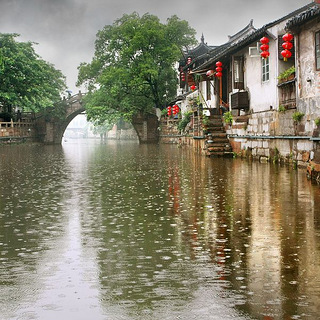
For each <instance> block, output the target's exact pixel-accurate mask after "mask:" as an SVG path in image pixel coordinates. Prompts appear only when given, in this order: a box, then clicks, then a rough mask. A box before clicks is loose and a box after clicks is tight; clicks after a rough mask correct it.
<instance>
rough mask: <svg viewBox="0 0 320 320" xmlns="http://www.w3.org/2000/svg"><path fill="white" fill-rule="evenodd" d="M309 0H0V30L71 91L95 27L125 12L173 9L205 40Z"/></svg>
mask: <svg viewBox="0 0 320 320" xmlns="http://www.w3.org/2000/svg"><path fill="white" fill-rule="evenodd" d="M310 2H311V1H309V0H268V1H264V0H194V1H190V0H131V1H129V0H0V13H1V14H0V33H19V34H20V35H21V37H20V38H19V40H22V41H33V42H37V43H38V45H36V46H35V49H36V51H37V53H38V54H39V55H40V56H41V57H42V58H43V59H44V60H46V61H49V62H51V63H53V64H54V65H55V67H56V68H57V69H60V70H61V71H62V72H63V73H64V74H65V75H66V77H67V84H68V86H69V88H70V89H71V90H72V91H73V92H74V93H76V92H77V91H78V89H77V88H76V87H75V82H76V80H77V74H78V71H77V67H78V66H79V64H80V62H90V61H91V58H92V55H93V52H94V41H95V37H96V33H97V31H98V30H100V29H102V28H103V26H105V25H109V24H112V23H113V22H114V20H115V19H117V18H120V17H121V16H122V15H123V14H124V13H132V12H134V11H136V12H138V13H139V14H140V15H142V14H144V13H146V12H149V13H151V14H154V15H156V16H158V17H159V18H160V19H161V21H163V22H165V20H166V19H167V18H168V17H170V16H172V15H174V14H176V15H177V16H178V17H179V18H180V19H185V20H187V21H188V22H189V24H190V26H191V27H193V28H194V29H195V30H196V31H197V38H198V40H200V37H201V34H202V33H203V34H204V37H205V41H206V42H207V43H208V44H210V45H219V44H222V43H224V42H226V41H227V36H228V35H232V34H234V33H236V32H238V31H239V30H240V29H242V28H243V27H245V26H246V25H247V24H248V23H249V21H250V19H253V20H254V26H255V27H256V28H259V27H261V26H262V25H264V24H266V23H269V22H271V21H274V20H276V19H278V18H281V17H282V16H284V15H286V14H288V13H290V12H292V11H294V10H295V9H298V8H300V7H302V6H304V5H306V4H308V3H310Z"/></svg>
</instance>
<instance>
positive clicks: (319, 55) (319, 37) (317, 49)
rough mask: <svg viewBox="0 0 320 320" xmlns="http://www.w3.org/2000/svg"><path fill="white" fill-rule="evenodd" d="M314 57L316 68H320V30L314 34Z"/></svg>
mask: <svg viewBox="0 0 320 320" xmlns="http://www.w3.org/2000/svg"><path fill="white" fill-rule="evenodd" d="M314 59H315V66H316V70H317V71H318V70H320V30H319V31H317V32H315V34H314Z"/></svg>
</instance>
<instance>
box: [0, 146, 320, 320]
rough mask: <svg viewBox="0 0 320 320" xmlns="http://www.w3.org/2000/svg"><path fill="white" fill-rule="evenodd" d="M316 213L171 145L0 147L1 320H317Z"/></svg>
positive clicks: (292, 183)
mask: <svg viewBox="0 0 320 320" xmlns="http://www.w3.org/2000/svg"><path fill="white" fill-rule="evenodd" d="M319 204H320V188H319V187H318V186H316V185H312V184H311V182H310V181H308V180H307V179H306V175H305V170H292V169H290V168H287V167H279V166H276V165H272V164H267V163H257V162H247V161H244V160H241V159H209V158H206V157H203V156H199V155H196V154H195V153H194V152H192V151H191V150H188V149H181V148H177V146H171V145H160V146H156V145H138V144H137V143H135V142H116V141H109V142H106V143H101V142H100V141H95V142H90V141H89V142H88V141H85V140H83V141H78V140H74V141H72V140H69V141H67V142H65V143H64V144H63V145H62V146H38V145H35V146H27V145H16V146H2V147H1V148H0V319H1V320H9V319H14V320H16V319H19V320H21V319H23V320H31V319H32V320H34V319H39V320H51V319H55V320H56V319H59V320H67V319H68V320H70V319H77V320H87V319H92V320H105V319H111V320H118V319H119V320H120V319H125V320H127V319H128V320H129V319H130V320H131V319H132V320H141V319H143V320H166V319H168V320H172V319H184V320H192V319H199V320H210V319H240V320H241V319H267V320H270V319H320V205H319Z"/></svg>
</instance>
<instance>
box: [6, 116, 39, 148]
mask: <svg viewBox="0 0 320 320" xmlns="http://www.w3.org/2000/svg"><path fill="white" fill-rule="evenodd" d="M35 135H36V132H35V130H34V123H33V122H32V121H29V120H26V121H17V122H14V121H11V122H3V121H2V122H1V121H0V143H8V142H18V141H25V140H30V141H33V140H35Z"/></svg>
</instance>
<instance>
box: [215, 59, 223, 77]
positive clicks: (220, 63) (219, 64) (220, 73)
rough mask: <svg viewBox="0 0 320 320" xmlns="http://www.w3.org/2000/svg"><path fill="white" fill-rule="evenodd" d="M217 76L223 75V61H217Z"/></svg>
mask: <svg viewBox="0 0 320 320" xmlns="http://www.w3.org/2000/svg"><path fill="white" fill-rule="evenodd" d="M216 77H218V78H221V77H222V62H221V61H217V62H216Z"/></svg>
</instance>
